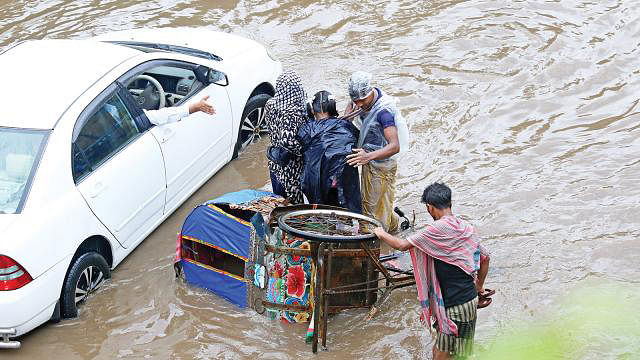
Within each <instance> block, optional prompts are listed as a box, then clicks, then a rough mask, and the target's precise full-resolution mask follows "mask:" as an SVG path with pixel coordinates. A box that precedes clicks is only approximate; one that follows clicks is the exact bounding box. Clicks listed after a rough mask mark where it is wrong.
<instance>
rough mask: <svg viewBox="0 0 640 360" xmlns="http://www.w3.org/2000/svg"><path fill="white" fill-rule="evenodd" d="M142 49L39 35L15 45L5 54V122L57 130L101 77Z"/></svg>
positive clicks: (0, 58)
mask: <svg viewBox="0 0 640 360" xmlns="http://www.w3.org/2000/svg"><path fill="white" fill-rule="evenodd" d="M140 54H142V53H141V52H140V51H138V50H134V49H131V48H128V47H124V46H119V45H113V44H107V43H102V42H98V41H92V40H36V41H27V42H24V43H22V44H19V45H17V46H15V47H13V48H10V49H9V50H7V51H6V52H4V53H2V54H1V55H0V79H2V80H3V84H2V86H0V126H2V127H15V128H30V129H52V128H53V127H54V126H55V124H56V122H57V121H58V119H59V118H60V117H61V116H62V115H63V114H64V112H65V111H66V110H67V109H68V108H69V106H71V104H73V102H74V101H75V100H76V99H77V98H78V97H79V96H80V95H82V94H83V93H84V92H85V91H86V90H87V89H89V88H90V87H91V86H92V85H93V84H94V83H95V82H96V81H98V80H99V79H100V78H102V77H103V76H104V75H105V74H106V73H108V72H109V71H111V70H112V69H113V68H115V67H116V66H117V65H119V64H121V63H122V62H124V61H126V60H128V59H130V58H132V57H134V56H137V55H140Z"/></svg>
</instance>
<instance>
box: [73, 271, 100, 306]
mask: <svg viewBox="0 0 640 360" xmlns="http://www.w3.org/2000/svg"><path fill="white" fill-rule="evenodd" d="M104 279H105V278H104V273H103V272H102V271H100V269H98V268H95V267H94V266H89V267H88V268H86V269H84V271H83V272H82V274H80V277H79V278H78V282H77V283H76V291H75V303H76V304H78V303H79V302H81V301H83V300H85V299H86V298H87V297H88V296H89V294H90V293H92V292H93V291H95V290H96V289H97V288H99V287H100V286H101V285H102V283H103V282H104Z"/></svg>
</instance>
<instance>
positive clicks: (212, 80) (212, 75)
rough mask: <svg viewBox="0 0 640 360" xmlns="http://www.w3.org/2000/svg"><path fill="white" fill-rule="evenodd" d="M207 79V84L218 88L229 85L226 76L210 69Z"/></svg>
mask: <svg viewBox="0 0 640 360" xmlns="http://www.w3.org/2000/svg"><path fill="white" fill-rule="evenodd" d="M207 78H208V80H209V84H216V85H220V86H227V85H229V78H228V77H227V74H225V73H223V72H222V71H218V70H214V69H210V70H209V74H208V76H207Z"/></svg>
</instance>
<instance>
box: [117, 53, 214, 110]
mask: <svg viewBox="0 0 640 360" xmlns="http://www.w3.org/2000/svg"><path fill="white" fill-rule="evenodd" d="M207 71H208V68H206V67H204V66H198V65H196V64H191V63H184V62H179V61H155V62H151V63H147V64H144V65H143V66H141V67H139V68H138V69H136V71H135V72H133V73H128V74H126V75H125V76H123V78H121V79H120V81H121V82H122V84H124V86H125V87H126V88H127V89H128V91H129V93H130V94H131V95H132V96H133V98H134V99H135V100H136V103H137V104H138V105H139V106H140V107H141V108H143V109H146V110H156V109H158V108H159V105H160V91H162V92H163V93H164V106H165V107H172V106H177V105H180V104H182V103H184V102H185V101H186V100H187V99H189V98H191V97H192V96H193V95H195V94H197V93H198V92H199V91H200V90H202V89H203V88H204V87H205V84H204V83H203V81H205V82H206V81H207V79H206V73H207ZM198 74H199V75H198ZM148 77H151V78H153V79H155V80H156V81H157V84H158V85H159V86H160V88H158V86H157V85H154V84H152V83H151V81H149V79H148Z"/></svg>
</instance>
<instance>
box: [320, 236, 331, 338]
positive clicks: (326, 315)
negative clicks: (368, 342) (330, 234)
mask: <svg viewBox="0 0 640 360" xmlns="http://www.w3.org/2000/svg"><path fill="white" fill-rule="evenodd" d="M332 259H333V245H329V251H328V254H327V268H326V270H325V272H326V276H325V283H324V288H325V289H327V288H329V286H330V283H329V282H330V281H331V266H332V264H331V263H332ZM326 295H327V294H325V291H323V293H322V302H323V303H324V308H323V310H322V313H323V314H324V323H323V324H322V349H323V350H325V349H326V347H327V327H328V323H327V321H328V318H329V299H330V297H329V296H326Z"/></svg>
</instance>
